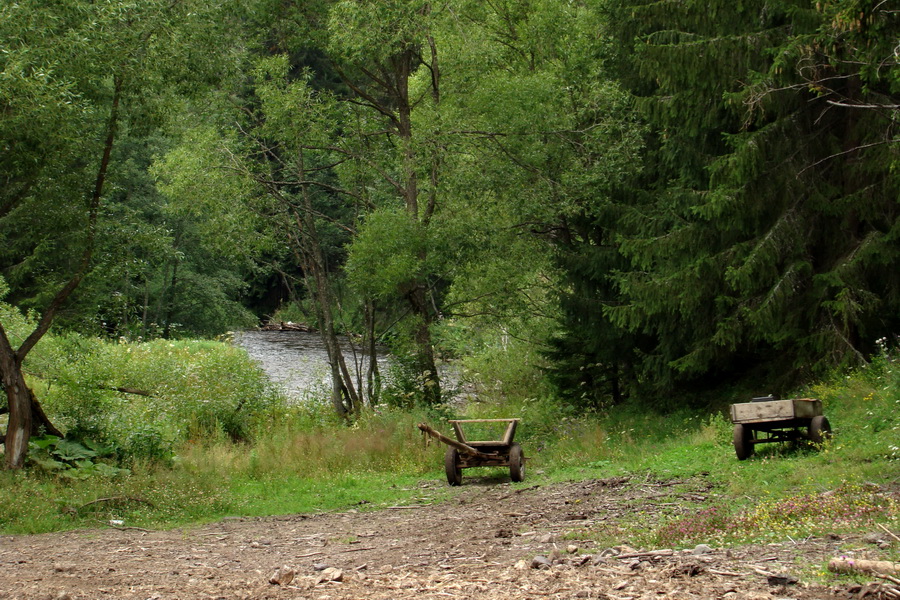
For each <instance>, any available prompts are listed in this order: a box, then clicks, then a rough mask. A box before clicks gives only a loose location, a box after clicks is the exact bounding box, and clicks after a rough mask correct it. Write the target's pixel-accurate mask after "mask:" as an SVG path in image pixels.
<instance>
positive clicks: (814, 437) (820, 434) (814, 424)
mask: <svg viewBox="0 0 900 600" xmlns="http://www.w3.org/2000/svg"><path fill="white" fill-rule="evenodd" d="M830 437H831V425H830V424H829V423H828V419H826V418H825V416H824V415H819V416H817V417H813V418H812V421H810V422H809V441H811V442H812V443H813V444H821V443H822V442H824V441H825V440H827V439H828V438H830Z"/></svg>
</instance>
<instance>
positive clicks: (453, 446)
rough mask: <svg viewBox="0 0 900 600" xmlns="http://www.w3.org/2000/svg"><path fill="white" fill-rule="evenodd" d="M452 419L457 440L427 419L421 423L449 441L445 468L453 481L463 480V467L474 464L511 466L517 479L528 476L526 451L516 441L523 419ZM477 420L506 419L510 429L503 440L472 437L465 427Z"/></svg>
mask: <svg viewBox="0 0 900 600" xmlns="http://www.w3.org/2000/svg"><path fill="white" fill-rule="evenodd" d="M448 422H449V423H450V425H451V426H453V431H454V433H455V434H456V439H455V440H454V439H453V438H450V437H447V436H445V435H444V434H442V433H441V432H439V431H436V430H434V429H432V428H431V427H429V426H428V425H427V424H425V423H419V429H421V430H422V431H423V432H424V433H427V434H428V435H430V436H431V437H433V438H435V439H438V440H440V441H441V442H443V443H445V444H447V451H446V452H445V453H444V470H445V471H446V473H447V482H448V483H449V484H450V485H460V484H462V470H463V469H468V468H470V467H509V476H510V478H511V479H512V480H513V481H522V480H523V479H525V454H524V453H523V452H522V447H521V446H520V445H519V444H517V443H515V442H513V438H514V437H515V435H516V427H517V426H518V425H519V419H466V420H451V421H448ZM475 423H505V424H506V432H505V433H504V434H503V438H502V439H499V440H487V441H473V440H469V439H467V437H466V434H465V432H464V431H463V425H470V424H475Z"/></svg>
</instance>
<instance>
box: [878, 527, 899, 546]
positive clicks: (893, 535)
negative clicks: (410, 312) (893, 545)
mask: <svg viewBox="0 0 900 600" xmlns="http://www.w3.org/2000/svg"><path fill="white" fill-rule="evenodd" d="M878 526H879V527H881V528H882V529H883V530H884V532H885V533H886V534H888V535H889V536H891V537H892V538H894V539H895V540H897V541H898V542H900V537H897V536H896V535H895V534H894V532H892V531H891V530H890V529H888V528H887V527H885V526H884V525H882V524H881V523H878Z"/></svg>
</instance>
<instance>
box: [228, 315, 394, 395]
mask: <svg viewBox="0 0 900 600" xmlns="http://www.w3.org/2000/svg"><path fill="white" fill-rule="evenodd" d="M234 341H235V344H237V345H238V346H240V347H242V348H244V349H245V350H246V351H247V354H249V355H250V358H252V359H253V360H255V361H256V362H257V363H259V365H260V366H261V367H262V369H263V370H264V371H265V372H266V374H268V376H269V377H270V378H271V379H272V381H274V382H275V383H277V384H279V385H281V386H282V387H284V389H285V391H286V392H287V394H288V396H290V397H291V398H292V399H294V400H297V401H302V400H305V399H307V398H310V397H311V396H312V397H316V398H327V397H329V396H330V390H331V371H330V369H329V367H328V354H327V352H326V351H325V345H324V344H323V343H322V338H321V336H320V335H319V334H318V333H305V332H302V331H257V330H250V331H242V332H237V333H235V336H234ZM342 344H343V348H344V358H345V360H346V361H347V367H348V368H349V369H350V371H351V372H353V373H355V372H356V371H355V369H354V366H353V362H354V361H353V357H354V354H353V349H352V348H351V346H350V344H349V343H348V342H347V341H346V340H342ZM356 352H357V354H356V356H357V357H358V358H359V359H360V360H361V362H362V366H361V368H362V371H363V373H365V369H366V366H367V365H368V357H367V356H362V354H361V353H360V351H359V348H357V350H356ZM388 362H389V361H388V358H387V355H386V354H385V355H378V366H379V368H380V369H381V372H382V374H385V373H386V372H387V368H388Z"/></svg>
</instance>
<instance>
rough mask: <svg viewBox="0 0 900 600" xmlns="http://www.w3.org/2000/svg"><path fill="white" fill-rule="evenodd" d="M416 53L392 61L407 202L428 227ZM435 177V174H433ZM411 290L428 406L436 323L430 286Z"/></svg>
mask: <svg viewBox="0 0 900 600" xmlns="http://www.w3.org/2000/svg"><path fill="white" fill-rule="evenodd" d="M413 58H414V54H413V51H412V50H407V51H406V52H403V53H401V54H399V55H397V56H396V57H395V58H394V60H393V65H392V66H393V69H394V76H395V78H396V92H397V114H398V121H397V133H398V135H399V137H400V138H401V140H402V142H403V146H404V149H403V152H404V156H403V158H404V160H403V171H404V173H403V175H404V181H405V187H404V201H405V203H406V211H407V214H408V215H409V218H410V219H412V220H413V221H415V222H417V223H419V224H421V225H422V226H427V224H428V219H429V218H430V215H431V211H433V210H434V207H433V205H432V203H431V202H429V204H428V206H427V208H426V214H425V215H420V214H419V198H418V196H419V189H418V177H417V175H416V153H415V149H414V147H413V139H412V118H411V117H412V105H411V104H410V102H409V77H410V74H411V72H412V61H413ZM433 177H436V175H433ZM425 253H426V250H425V249H424V248H423V249H422V255H421V256H420V257H419V258H420V259H422V262H423V263H424V262H425V258H426V257H425ZM412 286H413V287H412V290H411V291H410V292H408V293H407V294H406V297H407V300H408V302H409V304H410V309H411V311H412V314H413V315H414V317H415V318H416V319H418V322H417V323H416V329H415V334H414V339H415V344H416V357H415V364H416V368H417V370H418V374H419V375H421V377H422V385H423V388H422V393H423V396H424V398H423V399H424V400H425V402H426V403H427V404H432V405H433V404H438V403H440V401H441V382H440V378H439V377H438V372H437V367H436V365H435V362H434V346H433V345H432V341H431V324H432V323H433V322H434V313H433V312H432V311H431V310H430V308H429V303H428V286H427V283H426V281H425V280H424V277H423V276H422V275H421V274H418V275H416V277H415V279H414V281H413V284H412Z"/></svg>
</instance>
